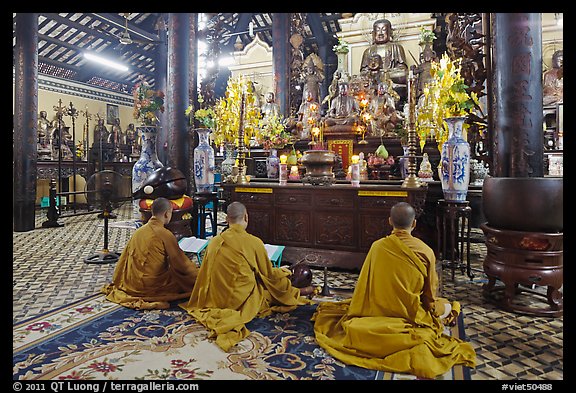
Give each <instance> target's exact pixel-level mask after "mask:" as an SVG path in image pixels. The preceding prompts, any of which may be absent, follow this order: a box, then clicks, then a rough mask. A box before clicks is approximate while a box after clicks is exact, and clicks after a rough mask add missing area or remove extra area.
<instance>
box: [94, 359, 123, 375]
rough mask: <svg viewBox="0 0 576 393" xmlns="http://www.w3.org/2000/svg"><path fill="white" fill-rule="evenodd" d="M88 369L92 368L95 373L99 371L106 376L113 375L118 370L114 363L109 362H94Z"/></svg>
mask: <svg viewBox="0 0 576 393" xmlns="http://www.w3.org/2000/svg"><path fill="white" fill-rule="evenodd" d="M88 367H90V368H91V369H93V370H94V371H99V372H101V373H104V375H106V374H108V373H112V372H114V371H116V369H117V368H118V367H116V366H115V365H113V364H112V363H108V362H94V363H92V364H90V365H89V366H88Z"/></svg>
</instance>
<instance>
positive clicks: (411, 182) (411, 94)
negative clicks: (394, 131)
mask: <svg viewBox="0 0 576 393" xmlns="http://www.w3.org/2000/svg"><path fill="white" fill-rule="evenodd" d="M415 82H416V77H415V76H414V71H413V70H412V69H411V70H410V73H409V74H408V109H409V111H408V176H406V178H405V179H404V182H403V183H402V187H420V186H422V182H421V181H420V180H419V179H418V177H417V176H416V89H415V88H414V84H415Z"/></svg>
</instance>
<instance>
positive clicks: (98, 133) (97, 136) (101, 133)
mask: <svg viewBox="0 0 576 393" xmlns="http://www.w3.org/2000/svg"><path fill="white" fill-rule="evenodd" d="M107 140H108V128H106V125H105V124H104V119H103V118H101V117H99V116H98V121H97V122H96V125H95V126H94V144H99V143H100V142H106V141H107Z"/></svg>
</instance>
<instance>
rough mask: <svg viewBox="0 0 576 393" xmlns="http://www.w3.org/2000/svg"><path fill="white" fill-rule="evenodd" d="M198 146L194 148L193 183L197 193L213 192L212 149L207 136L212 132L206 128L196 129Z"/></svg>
mask: <svg viewBox="0 0 576 393" xmlns="http://www.w3.org/2000/svg"><path fill="white" fill-rule="evenodd" d="M195 131H196V133H197V134H198V146H196V148H194V183H195V184H196V192H197V193H210V192H213V191H214V169H215V166H216V163H215V159H214V148H213V147H212V146H211V145H210V141H209V139H208V136H209V135H210V132H212V131H211V130H210V129H208V128H196V129H195Z"/></svg>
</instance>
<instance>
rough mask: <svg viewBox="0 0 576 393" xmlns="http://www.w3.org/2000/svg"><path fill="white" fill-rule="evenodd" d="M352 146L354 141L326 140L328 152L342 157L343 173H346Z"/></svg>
mask: <svg viewBox="0 0 576 393" xmlns="http://www.w3.org/2000/svg"><path fill="white" fill-rule="evenodd" d="M353 146H354V140H352V139H329V140H328V150H332V151H333V152H334V153H336V154H339V155H340V157H342V169H343V170H344V172H347V171H348V165H350V160H351V158H352V148H353Z"/></svg>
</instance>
